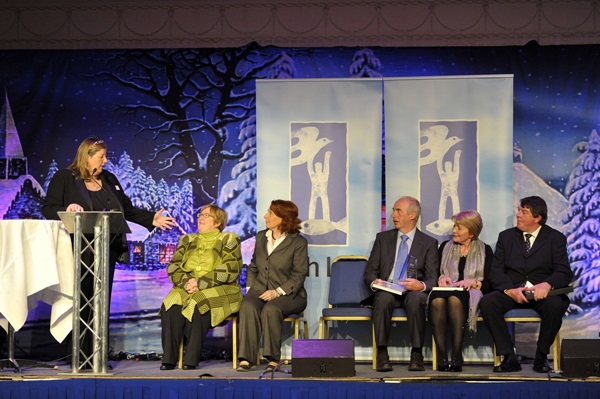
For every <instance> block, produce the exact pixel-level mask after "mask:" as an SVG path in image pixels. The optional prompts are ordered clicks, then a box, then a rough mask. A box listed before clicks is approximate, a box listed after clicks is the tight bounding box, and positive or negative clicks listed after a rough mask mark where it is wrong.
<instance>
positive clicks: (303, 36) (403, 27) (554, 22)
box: [0, 0, 600, 49]
mask: <svg viewBox="0 0 600 399" xmlns="http://www.w3.org/2000/svg"><path fill="white" fill-rule="evenodd" d="M248 3H250V4H248ZM599 6H600V2H599V0H593V1H589V0H588V1H580V0H561V1H519V0H512V1H494V0H489V1H484V0H472V1H467V0H454V1H451V0H449V1H431V2H422V1H313V2H310V3H304V2H298V1H296V2H291V1H285V0H280V1H271V2H260V1H252V2H242V1H241V0H238V1H231V0H218V1H154V2H152V1H143V0H124V1H118V2H117V1H103V2H102V3H100V2H97V1H93V0H79V1H76V0H70V1H69V0H64V1H58V0H45V1H27V0H10V1H4V2H2V1H1V0H0V49H91V48H134V47H136V48H175V47H208V48H211V47H238V46H242V45H245V44H247V43H249V42H258V43H260V44H261V45H264V46H267V45H276V46H282V47H294V46H301V47H312V46H315V47H328V46H393V47H429V46H505V45H523V44H525V43H527V42H529V41H532V40H535V41H537V42H538V43H540V44H542V45H552V44H598V43H600V40H599V39H598V38H599V37H600V29H599V27H598V25H599V23H600V18H599V16H600V8H599Z"/></svg>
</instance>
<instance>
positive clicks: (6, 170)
mask: <svg viewBox="0 0 600 399" xmlns="http://www.w3.org/2000/svg"><path fill="white" fill-rule="evenodd" d="M27 173H28V171H27V158H26V157H25V154H24V153H23V147H22V146H21V140H20V138H19V132H18V131H17V126H16V125H15V120H14V118H13V114H12V110H11V109H10V103H9V102H8V91H7V90H6V89H5V90H4V103H3V104H2V109H0V179H16V178H17V177H19V176H22V175H26V174H27Z"/></svg>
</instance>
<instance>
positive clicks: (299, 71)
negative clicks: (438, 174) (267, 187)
mask: <svg viewBox="0 0 600 399" xmlns="http://www.w3.org/2000/svg"><path fill="white" fill-rule="evenodd" d="M248 46H249V47H252V50H253V54H252V55H251V56H249V57H248V58H247V60H244V61H243V62H239V60H238V61H237V64H236V62H233V61H231V60H232V58H229V61H230V62H229V65H235V66H234V67H233V68H231V69H230V70H229V71H227V72H225V74H227V73H233V72H232V71H235V73H236V74H238V76H242V75H243V74H244V73H250V77H251V78H252V79H250V80H249V81H248V82H247V83H245V84H244V85H241V86H240V87H238V88H236V94H238V95H244V94H247V93H252V92H253V91H254V90H255V87H254V84H253V79H255V78H298V79H302V78H350V77H358V76H356V75H353V73H354V72H353V71H355V69H353V68H352V67H351V65H353V57H355V56H356V55H357V54H358V53H361V54H364V53H369V54H371V55H370V57H371V58H370V60H369V61H370V62H369V65H370V68H367V72H366V73H365V72H363V73H362V74H361V75H360V76H363V77H365V76H372V77H375V76H377V77H409V76H444V75H446V76H450V75H489V74H513V75H514V142H515V144H516V145H517V146H518V147H519V148H520V149H521V151H522V162H523V164H524V165H526V166H527V167H528V168H529V169H531V171H532V172H533V173H534V174H536V175H537V176H539V177H540V178H541V179H543V180H544V181H545V182H546V183H547V184H549V185H550V186H552V187H553V188H555V189H556V190H557V191H558V192H560V193H561V194H563V195H564V192H563V189H564V186H565V184H566V183H567V179H568V176H569V174H570V173H571V171H572V170H573V168H574V164H573V162H574V161H575V159H577V157H578V156H579V155H580V153H579V152H577V151H575V150H574V148H575V147H576V146H577V144H579V143H581V142H587V141H588V140H589V138H590V133H591V132H592V130H594V129H597V130H600V93H599V88H600V45H594V46H592V45H588V46H539V45H538V44H537V43H535V42H531V43H528V44H527V45H524V46H511V47H461V48H378V47H372V48H370V49H361V48H350V47H333V48H279V47H260V46H258V45H256V44H250V45H248ZM365 50H368V51H365ZM168 51H173V50H151V51H150V52H151V54H152V55H156V56H158V55H161V56H162V55H164V53H166V52H168ZM175 51H176V50H175ZM189 51H191V52H192V54H195V55H197V56H198V59H201V58H202V57H208V58H211V59H216V58H219V57H222V56H223V55H225V56H226V57H228V55H227V54H229V55H231V54H233V53H235V51H234V50H232V49H214V50H211V49H196V50H189ZM121 53H123V52H122V51H119V50H111V51H101V50H97V51H90V50H85V51H77V50H69V51H62V50H60V51H59V50H56V51H55V50H35V51H33V50H22V51H0V90H2V99H1V100H0V104H2V103H3V102H4V91H5V90H6V93H7V94H8V99H9V101H10V105H11V108H12V112H13V116H14V119H15V122H16V125H17V129H18V132H19V136H20V139H21V143H22V146H23V150H24V152H25V156H26V157H28V160H29V173H30V174H31V175H33V177H35V178H36V179H37V180H38V182H40V184H42V183H43V182H44V179H45V177H46V175H47V173H48V168H49V166H50V163H51V162H52V161H53V160H54V161H56V163H57V164H58V167H59V168H64V167H66V166H67V165H68V164H69V163H70V162H71V161H72V157H73V156H74V154H75V151H76V149H77V146H78V145H79V141H80V140H81V139H83V138H85V137H87V136H90V135H97V136H99V137H101V138H103V139H104V140H105V141H107V144H108V146H109V152H113V153H114V156H113V158H112V159H111V160H112V161H113V162H116V161H118V159H119V156H120V155H121V154H122V153H123V152H127V154H129V156H130V157H131V158H132V160H133V162H134V167H138V166H139V167H141V168H142V169H143V170H144V171H145V172H146V175H152V177H153V179H154V180H155V181H158V180H160V179H161V178H164V179H165V180H166V181H167V182H168V183H169V184H174V183H181V181H182V180H183V178H182V177H177V176H174V174H176V173H180V172H181V171H182V168H183V165H182V164H181V163H175V164H174V165H173V166H172V167H170V168H167V169H165V170H160V169H161V168H162V167H164V163H163V162H161V160H162V159H164V158H161V155H159V156H158V157H157V159H156V160H154V161H150V155H152V154H155V153H156V148H157V147H158V146H160V145H166V144H169V143H173V142H174V141H175V140H176V139H175V135H173V134H169V135H163V136H156V137H154V136H153V135H152V134H151V132H146V133H141V134H136V132H137V131H138V129H139V128H140V126H144V125H152V124H155V123H156V120H155V119H153V116H152V115H150V114H148V113H144V112H141V111H138V112H130V113H123V112H118V110H117V104H129V105H133V106H135V105H144V106H155V105H157V103H156V101H155V100H154V99H152V98H150V97H147V96H146V97H144V96H142V95H140V93H139V92H138V91H136V90H135V89H133V88H131V87H128V86H127V85H125V84H122V83H119V82H117V81H116V80H115V79H109V78H108V77H107V75H103V73H107V72H108V73H109V74H110V73H112V74H113V75H114V74H115V73H117V71H116V69H113V70H111V69H110V68H111V67H109V66H107V64H106V62H105V61H106V60H108V59H111V58H114V56H116V55H118V54H121ZM206 59H207V58H204V60H206ZM275 59H279V63H276V62H274V61H273V60H275ZM354 61H356V60H354ZM163 65H167V64H163ZM171 65H174V67H175V69H177V68H181V69H183V68H184V67H183V66H182V65H181V66H180V65H178V64H177V62H174V63H173V64H171ZM249 71H253V72H249ZM119 72H121V71H119ZM220 72H223V70H220ZM157 75H158V74H157ZM127 76H128V77H129V78H131V77H134V75H133V74H131V73H130V74H129V75H127ZM246 78H247V76H246ZM156 81H157V83H159V86H161V87H159V89H164V90H167V89H168V88H169V87H168V85H167V84H166V82H165V81H164V80H161V78H160V77H157V78H156ZM194 94H195V93H193V92H191V91H184V92H182V96H185V95H190V96H192V97H193V101H195V102H196V103H197V104H200V105H199V106H196V107H195V108H191V109H189V110H188V115H187V117H188V118H190V119H191V118H198V119H202V115H201V114H203V115H210V114H211V111H212V110H215V109H217V108H218V107H219V106H223V104H222V103H221V102H222V100H221V99H222V97H219V96H218V90H217V91H209V92H206V93H205V96H203V97H200V96H195V97H194ZM248 98H249V100H248V99H246V100H245V101H249V102H248V103H246V105H247V107H246V108H248V109H249V113H248V117H251V116H252V115H253V114H254V101H253V97H252V95H250V96H249V97H248ZM243 101H244V100H231V103H232V105H233V104H234V103H236V104H238V105H239V104H242V103H243ZM414 101H415V102H416V103H418V101H419V93H414ZM203 107H205V108H203ZM241 108H243V107H240V108H238V109H232V110H233V111H232V112H240V109H241ZM213 114H214V113H213ZM224 115H225V114H224V113H221V114H220V117H224ZM244 120H248V118H246V119H244ZM209 122H211V123H212V122H214V121H213V120H210V121H209ZM245 127H246V130H245V131H246V132H248V131H251V129H252V128H253V126H252V124H251V123H250V124H247V125H246V126H245ZM225 128H226V130H227V134H228V138H227V140H226V141H225V144H224V150H225V151H230V152H232V153H235V152H237V153H239V152H240V151H242V150H243V149H242V143H243V142H244V138H241V137H240V132H243V131H244V125H242V122H240V121H236V122H232V123H229V124H226V125H225ZM246 138H247V136H246ZM212 144H213V139H212V138H211V137H210V135H206V134H198V135H195V136H194V146H195V149H196V150H197V151H198V152H199V153H200V154H201V155H204V154H206V151H207V149H208V148H209V147H210V146H211V145H212ZM240 159H242V158H239V157H238V158H236V159H231V160H227V159H226V160H224V164H223V167H222V169H221V174H220V180H219V182H218V185H219V190H220V189H221V188H223V185H225V183H227V182H228V181H229V180H231V171H232V169H233V168H234V167H235V166H236V165H238V163H239V162H240ZM180 185H181V184H180ZM195 205H196V206H197V205H200V204H195ZM261 212H262V210H261V211H259V212H258V214H259V217H258V219H260V216H261V215H262V213H261ZM259 225H262V224H261V221H259ZM556 227H558V226H556ZM253 228H254V229H256V226H253ZM261 228H262V227H261ZM157 306H158V305H157ZM592 327H593V326H590V328H592ZM592 329H594V331H596V330H597V327H595V328H592Z"/></svg>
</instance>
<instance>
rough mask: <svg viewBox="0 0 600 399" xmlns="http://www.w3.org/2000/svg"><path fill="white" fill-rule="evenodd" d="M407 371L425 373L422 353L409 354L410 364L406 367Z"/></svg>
mask: <svg viewBox="0 0 600 399" xmlns="http://www.w3.org/2000/svg"><path fill="white" fill-rule="evenodd" d="M408 371H425V365H424V364H423V354H422V353H419V352H413V353H411V354H410V364H409V365H408Z"/></svg>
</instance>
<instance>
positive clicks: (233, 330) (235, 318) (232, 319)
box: [177, 314, 238, 370]
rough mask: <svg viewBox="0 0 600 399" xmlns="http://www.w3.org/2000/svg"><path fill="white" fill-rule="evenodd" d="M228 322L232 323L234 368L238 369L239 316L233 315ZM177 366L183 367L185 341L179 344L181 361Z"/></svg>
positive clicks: (227, 319)
mask: <svg viewBox="0 0 600 399" xmlns="http://www.w3.org/2000/svg"><path fill="white" fill-rule="evenodd" d="M225 320H226V321H231V322H232V324H231V341H232V346H233V348H232V354H233V368H234V369H235V368H237V320H238V316H237V314H233V315H231V316H229V317H228V318H226V319H225ZM177 366H178V367H179V369H180V370H181V368H182V367H183V339H182V340H181V342H180V343H179V361H178V362H177Z"/></svg>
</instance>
